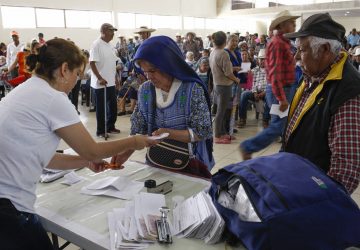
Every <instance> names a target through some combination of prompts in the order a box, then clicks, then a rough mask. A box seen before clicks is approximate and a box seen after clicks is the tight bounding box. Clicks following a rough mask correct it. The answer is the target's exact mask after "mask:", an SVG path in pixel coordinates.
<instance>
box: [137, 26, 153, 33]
mask: <svg viewBox="0 0 360 250" xmlns="http://www.w3.org/2000/svg"><path fill="white" fill-rule="evenodd" d="M155 30H156V29H151V28H148V27H147V26H141V27H140V28H138V29H137V30H136V31H135V32H134V33H136V34H139V33H142V32H154V31H155Z"/></svg>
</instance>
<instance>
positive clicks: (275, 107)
mask: <svg viewBox="0 0 360 250" xmlns="http://www.w3.org/2000/svg"><path fill="white" fill-rule="evenodd" d="M279 107H280V105H279V104H273V105H271V108H270V114H271V115H278V116H279V117H280V118H283V117H286V116H288V113H289V107H290V105H289V107H288V108H287V109H286V110H285V111H284V112H281V111H280V109H279Z"/></svg>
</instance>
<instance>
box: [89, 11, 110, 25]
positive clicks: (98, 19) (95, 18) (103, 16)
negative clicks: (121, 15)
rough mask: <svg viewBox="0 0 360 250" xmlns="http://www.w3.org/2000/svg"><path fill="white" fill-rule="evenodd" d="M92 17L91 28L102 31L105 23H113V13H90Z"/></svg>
mask: <svg viewBox="0 0 360 250" xmlns="http://www.w3.org/2000/svg"><path fill="white" fill-rule="evenodd" d="M89 15H90V28H92V29H100V26H101V25H102V24H103V23H111V24H112V20H111V12H106V11H89Z"/></svg>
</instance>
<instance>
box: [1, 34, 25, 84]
mask: <svg viewBox="0 0 360 250" xmlns="http://www.w3.org/2000/svg"><path fill="white" fill-rule="evenodd" d="M10 34H11V37H12V40H13V42H12V43H9V44H8V46H7V49H6V51H7V52H6V65H7V66H8V68H9V67H10V66H11V65H12V64H13V63H14V62H15V60H16V55H17V53H18V52H20V51H23V50H24V47H25V45H24V44H23V43H20V41H19V33H17V32H16V31H11V33H10ZM10 74H11V78H15V77H17V76H18V67H16V68H15V69H13V70H12V71H11V72H10Z"/></svg>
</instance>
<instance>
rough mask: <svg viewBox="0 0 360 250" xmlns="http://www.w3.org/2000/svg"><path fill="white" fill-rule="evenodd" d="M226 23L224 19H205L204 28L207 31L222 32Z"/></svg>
mask: <svg viewBox="0 0 360 250" xmlns="http://www.w3.org/2000/svg"><path fill="white" fill-rule="evenodd" d="M225 26H226V22H225V20H224V19H212V18H210V19H209V18H207V19H205V27H206V29H208V30H224V29H225Z"/></svg>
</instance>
